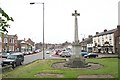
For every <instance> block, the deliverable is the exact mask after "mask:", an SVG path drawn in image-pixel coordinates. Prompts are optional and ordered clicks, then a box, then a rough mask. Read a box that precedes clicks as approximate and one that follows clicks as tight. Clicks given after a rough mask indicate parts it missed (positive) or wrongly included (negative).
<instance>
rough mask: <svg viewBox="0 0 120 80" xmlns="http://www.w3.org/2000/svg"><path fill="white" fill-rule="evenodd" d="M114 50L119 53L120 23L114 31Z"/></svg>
mask: <svg viewBox="0 0 120 80" xmlns="http://www.w3.org/2000/svg"><path fill="white" fill-rule="evenodd" d="M115 52H116V53H117V54H120V25H118V26H117V30H116V32H115Z"/></svg>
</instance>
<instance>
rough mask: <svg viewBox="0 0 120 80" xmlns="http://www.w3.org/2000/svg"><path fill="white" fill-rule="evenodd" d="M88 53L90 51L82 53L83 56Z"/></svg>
mask: <svg viewBox="0 0 120 80" xmlns="http://www.w3.org/2000/svg"><path fill="white" fill-rule="evenodd" d="M87 54H88V52H81V53H80V55H81V56H84V55H87Z"/></svg>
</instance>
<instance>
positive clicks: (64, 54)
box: [60, 51, 71, 57]
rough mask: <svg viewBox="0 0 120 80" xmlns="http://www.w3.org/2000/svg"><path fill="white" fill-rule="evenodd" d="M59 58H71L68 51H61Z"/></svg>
mask: <svg viewBox="0 0 120 80" xmlns="http://www.w3.org/2000/svg"><path fill="white" fill-rule="evenodd" d="M60 56H61V57H71V54H70V52H68V51H62V52H61V54H60Z"/></svg>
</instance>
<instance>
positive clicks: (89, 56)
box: [84, 53, 98, 58]
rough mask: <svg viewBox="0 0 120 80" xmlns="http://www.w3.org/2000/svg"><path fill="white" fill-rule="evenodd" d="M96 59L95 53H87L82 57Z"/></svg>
mask: <svg viewBox="0 0 120 80" xmlns="http://www.w3.org/2000/svg"><path fill="white" fill-rule="evenodd" d="M96 57H98V54H96V53H88V54H87V55H84V58H96Z"/></svg>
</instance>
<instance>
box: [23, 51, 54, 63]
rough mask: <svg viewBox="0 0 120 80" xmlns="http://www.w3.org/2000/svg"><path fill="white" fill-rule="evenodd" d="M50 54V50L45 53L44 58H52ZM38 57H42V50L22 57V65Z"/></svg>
mask: <svg viewBox="0 0 120 80" xmlns="http://www.w3.org/2000/svg"><path fill="white" fill-rule="evenodd" d="M52 54H53V53H52V52H51V53H50V54H46V53H45V59H52V58H53V57H52V56H51V55H52ZM38 59H43V52H39V53H36V54H32V55H26V56H25V58H24V62H23V65H24V64H28V63H31V62H33V61H35V60H38Z"/></svg>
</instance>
